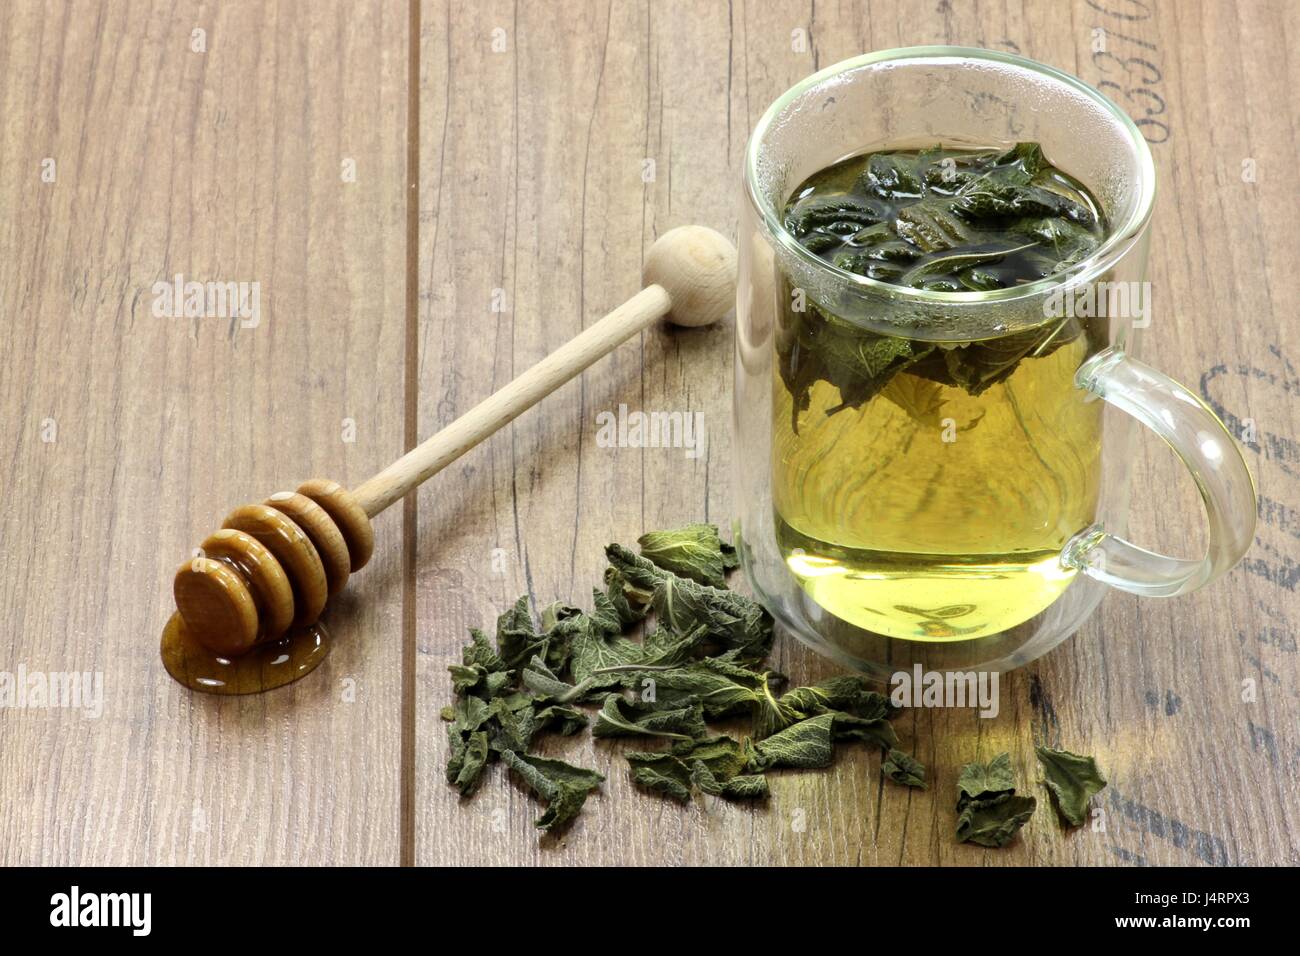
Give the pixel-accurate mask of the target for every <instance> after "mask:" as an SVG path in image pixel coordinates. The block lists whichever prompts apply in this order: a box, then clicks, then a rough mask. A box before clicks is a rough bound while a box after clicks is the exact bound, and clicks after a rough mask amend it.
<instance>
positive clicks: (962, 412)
mask: <svg viewBox="0 0 1300 956" xmlns="http://www.w3.org/2000/svg"><path fill="white" fill-rule="evenodd" d="M1019 142H1036V143H1038V144H1040V145H1041V147H1042V152H1043V155H1044V156H1045V157H1046V158H1047V161H1048V162H1050V163H1051V164H1052V165H1053V166H1055V167H1056V168H1057V169H1059V170H1061V171H1063V172H1065V173H1068V174H1069V175H1070V176H1072V177H1074V179H1075V180H1077V181H1078V182H1080V183H1082V184H1083V185H1084V186H1086V187H1087V189H1088V190H1090V191H1091V192H1092V196H1093V198H1095V200H1096V203H1097V206H1098V207H1099V208H1100V211H1101V213H1102V215H1103V216H1104V219H1105V222H1106V224H1107V227H1108V228H1107V230H1106V232H1105V235H1104V238H1103V239H1102V240H1101V241H1100V244H1099V245H1098V246H1097V247H1096V248H1095V249H1094V250H1093V251H1092V252H1091V254H1088V255H1086V257H1083V258H1081V259H1080V260H1079V261H1077V262H1075V263H1074V264H1073V265H1066V266H1064V267H1063V268H1060V269H1059V270H1058V271H1056V272H1054V273H1052V274H1050V275H1048V276H1047V277H1046V278H1042V279H1037V280H1034V281H1026V282H1024V283H1023V284H1020V285H1013V286H1010V287H1008V288H996V289H992V290H987V291H942V290H940V291H936V290H933V289H922V288H913V287H910V286H904V285H898V284H893V283H889V282H885V281H878V280H876V279H873V278H870V277H868V276H867V275H860V274H857V273H856V272H849V271H845V270H843V269H840V268H838V267H836V266H835V265H833V264H832V263H831V262H829V261H827V260H825V259H823V258H820V257H819V256H818V255H816V254H815V253H814V252H813V251H810V250H809V249H808V248H805V247H804V246H803V245H801V244H800V242H799V241H798V240H797V239H796V238H795V236H794V235H793V234H792V233H791V232H790V231H789V230H788V229H787V227H786V224H785V221H784V211H785V208H786V204H787V202H788V201H789V200H790V199H791V196H792V193H793V192H794V191H795V190H796V189H797V188H798V187H799V186H800V184H802V183H804V182H805V180H807V179H808V177H809V176H811V175H813V174H814V173H818V172H819V171H822V170H824V169H826V168H827V167H830V166H831V165H833V164H835V163H837V162H839V161H840V160H843V159H845V158H846V157H851V156H854V155H860V154H866V153H871V152H875V151H880V150H906V149H924V148H928V147H932V146H937V145H942V146H944V147H945V148H990V147H993V148H1011V147H1013V146H1014V145H1015V144H1016V143H1019ZM743 189H744V197H743V199H742V212H741V222H740V233H739V236H738V240H739V252H740V273H739V287H738V292H737V310H736V376H735V408H734V429H735V437H736V442H735V447H736V458H735V461H736V468H735V476H734V481H735V488H736V491H737V501H738V502H739V506H740V508H739V513H738V517H737V519H736V522H735V527H734V528H733V531H734V533H735V538H736V541H737V544H738V546H739V550H740V555H741V560H742V564H743V566H744V568H745V572H746V574H747V577H748V579H749V582H750V584H751V585H752V587H753V589H754V591H755V593H756V595H757V596H758V598H759V600H760V601H761V602H762V603H763V604H764V606H765V607H767V609H768V610H769V611H770V612H771V613H772V615H773V616H774V617H775V618H776V619H777V620H778V621H779V622H780V623H781V624H782V625H784V627H785V628H786V629H787V630H789V631H790V632H791V633H792V634H794V635H795V636H796V637H798V638H799V639H800V640H802V641H803V642H805V643H806V644H809V645H810V646H812V647H813V648H815V649H816V650H818V651H820V652H821V653H823V654H826V655H828V656H830V657H832V658H835V659H837V660H839V661H840V662H842V663H845V664H848V665H849V666H851V667H854V668H857V669H859V670H862V671H864V672H866V673H868V674H873V675H875V676H877V677H881V678H887V677H888V675H890V674H892V673H894V672H896V671H898V670H899V669H901V668H911V667H913V666H914V665H915V664H918V663H919V664H921V665H923V666H924V667H925V668H926V669H929V670H937V671H953V670H963V671H968V670H993V671H1001V670H1007V669H1010V668H1013V667H1017V666H1020V665H1021V664H1024V663H1027V662H1028V661H1031V660H1033V659H1034V658H1036V657H1038V656H1040V655H1042V654H1044V653H1045V652H1047V651H1048V650H1050V649H1051V648H1053V647H1054V646H1056V645H1057V644H1058V643H1060V642H1061V641H1062V640H1064V639H1065V638H1066V637H1068V636H1069V635H1070V634H1071V633H1072V632H1073V631H1074V630H1076V629H1077V628H1078V627H1079V625H1080V624H1081V623H1082V622H1083V620H1084V619H1085V618H1086V617H1087V616H1088V615H1089V614H1090V613H1091V612H1092V611H1093V610H1094V609H1095V608H1096V606H1097V604H1098V602H1099V601H1100V600H1101V597H1102V595H1103V594H1104V593H1105V591H1106V588H1107V587H1113V588H1119V589H1121V590H1124V591H1129V592H1132V593H1135V594H1139V595H1161V596H1170V595H1176V594H1184V593H1186V592H1188V591H1192V590H1194V589H1196V588H1199V587H1202V586H1204V585H1206V584H1208V583H1209V582H1211V581H1213V580H1214V579H1216V578H1218V577H1220V576H1221V575H1223V574H1224V573H1225V572H1226V571H1228V570H1229V569H1230V568H1232V567H1233V565H1235V564H1236V563H1237V561H1238V560H1240V558H1241V557H1242V555H1243V554H1244V553H1245V552H1246V550H1247V548H1248V547H1249V545H1250V543H1251V541H1252V539H1253V537H1254V528H1255V512H1256V502H1255V488H1254V482H1253V479H1252V478H1251V475H1250V472H1249V470H1248V469H1247V467H1246V463H1245V461H1244V459H1243V457H1242V455H1241V453H1240V451H1239V450H1238V447H1237V444H1236V442H1235V441H1234V440H1233V438H1232V436H1231V435H1230V434H1229V433H1228V432H1227V430H1226V429H1225V428H1224V426H1223V424H1222V423H1221V422H1220V421H1219V420H1218V419H1217V418H1216V417H1215V416H1214V414H1213V412H1211V411H1210V410H1209V409H1208V408H1207V407H1206V406H1205V405H1204V404H1203V403H1202V402H1201V401H1200V400H1199V399H1198V398H1197V397H1196V396H1195V395H1193V393H1192V392H1190V391H1189V390H1188V389H1186V388H1184V387H1183V386H1182V385H1180V384H1178V383H1177V382H1175V381H1173V380H1172V379H1170V378H1168V377H1167V376H1165V375H1163V374H1161V373H1160V372H1158V371H1156V370H1155V369H1154V368H1152V367H1150V366H1149V365H1146V364H1144V363H1143V362H1141V361H1139V360H1138V358H1136V357H1135V356H1136V355H1138V354H1139V345H1140V339H1141V332H1142V329H1143V328H1144V327H1145V326H1146V324H1147V319H1148V315H1149V312H1148V311H1147V309H1148V307H1149V297H1147V296H1146V284H1145V273H1146V261H1147V243H1148V233H1147V226H1148V224H1149V222H1150V218H1151V209H1152V203H1153V201H1154V198H1155V170H1154V166H1153V164H1152V160H1151V154H1150V151H1149V150H1148V148H1147V144H1146V142H1145V141H1144V140H1143V138H1142V136H1141V134H1140V133H1139V131H1138V129H1137V128H1136V127H1135V126H1134V124H1133V122H1132V121H1131V120H1130V119H1129V118H1128V117H1127V116H1126V115H1125V114H1124V112H1123V111H1122V110H1120V109H1119V107H1117V106H1116V105H1115V104H1113V103H1111V102H1110V101H1109V100H1108V99H1106V98H1105V97H1104V96H1103V95H1102V94H1101V93H1099V92H1098V91H1097V90H1095V89H1093V88H1092V87H1090V86H1088V85H1087V84H1085V83H1083V82H1081V81H1080V80H1078V79H1076V78H1074V77H1072V76H1069V75H1067V74H1064V73H1061V72H1059V71H1057V70H1054V69H1052V68H1050V67H1047V66H1044V65H1042V64H1040V63H1035V62H1033V61H1031V60H1027V59H1023V58H1021V57H1017V56H1010V55H1007V54H1003V53H998V52H993V51H988V50H979V49H966V48H958V47H916V48H910V49H903V50H890V51H885V52H881V53H872V54H869V55H866V56H861V57H858V58H856V59H852V60H847V61H845V62H843V63H840V64H837V65H835V66H832V67H830V68H828V69H825V70H823V71H821V72H820V73H817V74H816V75H814V76H812V77H809V78H808V79H806V80H804V81H803V82H801V83H800V84H798V85H797V86H795V87H794V88H793V89H791V90H790V91H789V92H787V93H786V94H785V95H784V96H782V97H781V98H780V99H779V100H777V101H776V102H775V103H774V104H773V105H772V106H771V108H769V109H768V111H767V112H766V113H765V114H764V116H763V118H762V120H760V122H759V123H758V126H757V128H756V129H755V131H754V133H753V135H752V137H751V138H750V141H749V145H748V148H747V150H746V155H745V170H744V186H743ZM900 354H906V355H923V356H925V358H924V360H918V361H915V362H913V363H912V364H907V363H901V362H900V363H896V362H894V358H895V357H896V356H898V355H900ZM882 368H885V369H896V371H894V372H892V373H891V374H890V375H888V376H887V377H886V376H884V375H883V374H882V373H881V371H880V370H881V369H882ZM855 375H856V376H858V378H856V379H855V378H854V376H855ZM873 376H875V377H873ZM863 377H865V378H866V380H867V381H869V382H870V383H871V387H870V388H867V389H861V388H858V386H857V383H858V382H860V381H861V380H862V379H863ZM972 380H975V381H977V382H978V387H973V386H972ZM850 383H853V384H850ZM864 396H866V397H865V398H864ZM1136 423H1141V424H1142V425H1145V426H1146V427H1147V428H1150V429H1151V430H1152V431H1154V432H1155V433H1156V434H1157V435H1159V436H1160V437H1161V438H1162V439H1164V441H1165V442H1166V443H1167V444H1168V445H1169V446H1170V447H1171V448H1172V449H1173V450H1174V452H1175V453H1176V454H1177V455H1178V456H1179V458H1181V459H1182V462H1183V463H1184V464H1185V465H1186V466H1187V469H1188V470H1189V471H1190V472H1191V474H1192V477H1193V479H1194V481H1195V483H1196V487H1197V489H1198V490H1199V492H1200V496H1201V499H1202V500H1203V501H1204V504H1205V513H1206V517H1207V518H1208V542H1209V544H1208V548H1207V551H1206V554H1205V555H1204V557H1202V558H1199V559H1195V560H1191V559H1185V558H1178V557H1170V556H1167V555H1163V554H1158V553H1155V552H1153V551H1149V550H1146V549H1144V548H1142V547H1140V546H1139V545H1137V544H1134V543H1131V542H1130V541H1128V540H1127V539H1126V538H1125V537H1123V535H1124V533H1125V530H1126V518H1127V512H1128V506H1129V490H1128V486H1129V475H1128V470H1129V463H1130V461H1131V459H1132V445H1133V441H1134V438H1135V433H1136V427H1135V424H1136Z"/></svg>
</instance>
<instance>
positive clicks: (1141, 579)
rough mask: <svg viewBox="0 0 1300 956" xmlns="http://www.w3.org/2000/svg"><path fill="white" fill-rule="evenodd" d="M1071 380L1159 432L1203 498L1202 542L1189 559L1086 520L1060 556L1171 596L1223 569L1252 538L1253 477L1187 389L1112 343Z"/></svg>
mask: <svg viewBox="0 0 1300 956" xmlns="http://www.w3.org/2000/svg"><path fill="white" fill-rule="evenodd" d="M1074 383H1075V385H1076V386H1078V387H1079V388H1083V389H1087V390H1088V391H1089V392H1092V393H1093V394H1095V395H1097V396H1099V397H1101V398H1103V399H1105V400H1106V401H1107V402H1110V404H1112V405H1114V406H1115V407H1116V408H1119V409H1121V410H1123V411H1125V412H1127V413H1128V414H1130V415H1132V416H1133V417H1134V418H1136V419H1137V420H1138V421H1140V422H1141V423H1142V424H1144V425H1146V426H1147V428H1150V429H1151V430H1152V431H1154V432H1155V433H1156V434H1157V435H1159V436H1160V437H1161V438H1163V439H1164V440H1165V442H1166V444H1168V445H1169V447H1170V448H1172V449H1173V450H1174V452H1175V453H1176V454H1177V455H1178V457H1179V458H1181V459H1182V461H1183V464H1184V465H1186V466H1187V470H1188V471H1190V472H1191V473H1192V479H1193V480H1194V481H1195V482H1196V488H1197V490H1198V491H1200V493H1201V500H1202V501H1204V502H1205V514H1206V517H1207V518H1208V519H1209V523H1210V543H1209V546H1208V548H1207V549H1206V552H1205V557H1203V558H1201V559H1200V560H1196V561H1189V560H1187V559H1185V558H1171V557H1169V556H1168V555H1163V554H1157V553H1155V552H1153V551H1147V550H1146V549H1145V548H1139V547H1138V546H1137V545H1135V544H1132V543H1131V542H1128V541H1125V540H1124V539H1123V538H1120V537H1117V536H1116V535H1113V534H1109V533H1107V532H1106V531H1105V529H1103V528H1102V526H1101V525H1093V526H1092V527H1090V528H1086V529H1084V530H1083V531H1081V532H1079V534H1077V535H1075V536H1074V537H1073V538H1072V539H1071V540H1070V541H1069V542H1068V543H1067V544H1066V546H1065V550H1064V551H1063V552H1062V561H1064V563H1065V564H1066V565H1068V566H1070V567H1073V568H1076V569H1078V570H1080V571H1082V572H1083V573H1084V574H1087V575H1088V576H1089V577H1092V578H1096V579H1097V580H1098V581H1102V582H1104V583H1106V584H1109V585H1111V586H1112V587H1116V588H1119V589H1120V590H1121V591H1129V592H1131V593H1133V594H1143V595H1154V596H1158V597H1172V596H1173V595H1175V594H1186V593H1187V592H1188V591H1194V590H1196V589H1197V588H1199V587H1201V586H1203V585H1205V584H1208V583H1209V582H1211V581H1213V580H1215V579H1216V578H1218V577H1220V576H1221V575H1223V574H1224V573H1225V572H1227V571H1229V570H1230V569H1231V568H1232V567H1233V566H1234V565H1235V564H1236V563H1237V562H1238V561H1240V560H1241V558H1242V556H1243V555H1244V554H1245V553H1246V551H1247V549H1248V548H1249V547H1250V545H1251V542H1252V541H1253V540H1254V538H1255V516H1256V509H1257V504H1256V500H1255V481H1254V479H1253V478H1252V477H1251V474H1250V470H1249V469H1248V468H1247V467H1246V461H1245V459H1244V458H1243V457H1242V455H1241V450H1240V449H1239V448H1238V447H1237V443H1236V441H1234V440H1233V438H1232V435H1231V434H1230V433H1229V432H1228V430H1227V428H1225V427H1224V425H1223V422H1221V421H1219V419H1218V417H1217V416H1216V415H1215V414H1214V412H1212V411H1210V409H1209V408H1208V407H1206V405H1205V403H1204V402H1202V401H1201V400H1200V399H1199V398H1197V397H1196V396H1195V395H1194V394H1193V393H1192V392H1190V391H1189V390H1188V389H1186V388H1184V387H1183V386H1182V385H1179V384H1178V383H1177V382H1175V381H1174V380H1173V379H1171V378H1170V377H1169V376H1167V375H1164V374H1163V373H1161V372H1158V371H1156V370H1155V369H1153V368H1152V367H1151V366H1149V365H1145V364H1143V363H1142V362H1139V361H1138V360H1137V359H1133V358H1129V357H1128V356H1127V355H1125V354H1124V353H1123V352H1122V351H1120V350H1119V349H1116V348H1108V349H1105V350H1104V351H1102V352H1099V353H1097V354H1096V355H1094V356H1093V357H1092V358H1090V359H1088V360H1087V361H1086V362H1084V363H1083V364H1082V365H1080V366H1079V370H1078V372H1076V373H1075V377H1074Z"/></svg>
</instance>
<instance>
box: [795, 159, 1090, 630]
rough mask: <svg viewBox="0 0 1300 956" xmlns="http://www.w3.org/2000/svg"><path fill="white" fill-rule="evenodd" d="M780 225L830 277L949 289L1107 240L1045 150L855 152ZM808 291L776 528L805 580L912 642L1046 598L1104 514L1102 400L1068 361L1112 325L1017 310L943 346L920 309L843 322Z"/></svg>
mask: <svg viewBox="0 0 1300 956" xmlns="http://www.w3.org/2000/svg"><path fill="white" fill-rule="evenodd" d="M784 219H785V227H786V229H787V230H789V231H790V232H791V233H792V234H793V235H794V236H795V238H796V239H797V240H798V241H799V242H800V243H801V244H803V245H804V247H805V248H807V249H808V250H809V251H811V252H813V253H814V254H816V255H817V256H819V257H821V258H823V259H825V260H826V261H827V262H828V263H829V264H831V265H832V266H834V267H836V268H838V269H841V270H844V271H846V272H851V273H855V274H857V275H860V276H865V277H867V278H869V279H873V280H875V281H877V282H882V283H887V284H891V285H899V286H907V287H910V288H912V289H917V290H922V291H924V292H939V293H951V292H959V293H970V292H985V291H990V292H991V291H997V290H1004V289H1012V288H1015V287H1017V286H1019V285H1021V284H1023V283H1026V282H1035V281H1039V280H1043V279H1050V278H1051V277H1052V276H1055V275H1057V274H1059V273H1061V272H1063V271H1065V270H1068V269H1070V268H1071V267H1072V266H1073V265H1075V264H1077V263H1080V262H1082V261H1083V260H1085V259H1086V258H1087V257H1088V256H1090V255H1091V254H1092V253H1093V252H1094V251H1095V250H1096V249H1097V248H1098V247H1099V246H1100V244H1101V243H1102V241H1103V240H1104V238H1105V221H1104V217H1103V216H1102V213H1101V210H1100V208H1099V206H1098V205H1097V203H1096V202H1095V200H1094V199H1093V197H1092V196H1091V194H1090V193H1089V192H1088V190H1087V189H1086V188H1085V187H1084V186H1083V184H1082V183H1080V182H1078V181H1077V180H1075V179H1073V178H1071V177H1070V176H1068V175H1067V174H1066V173H1064V172H1062V171H1061V170H1059V169H1057V168H1056V167H1054V166H1053V165H1052V164H1051V163H1050V161H1049V160H1048V159H1047V157H1045V156H1044V155H1043V152H1042V150H1041V149H1040V148H1039V146H1038V145H1037V144H1035V143H1017V144H1016V145H1015V146H1014V147H1013V148H1011V149H1009V150H1003V149H976V150H972V149H947V148H942V147H934V148H931V149H925V150H895V151H886V152H876V153H870V154H860V155H856V156H853V157H849V158H848V159H845V160H843V161H841V162H839V163H836V164H834V165H833V166H830V167H828V168H826V169H824V170H822V171H820V172H818V173H816V174H814V175H813V176H811V177H809V178H808V179H807V180H805V181H804V182H803V183H802V184H801V185H800V186H799V187H798V188H797V189H796V190H795V191H794V193H793V195H792V196H791V198H790V201H789V203H788V205H787V207H786V209H785V213H784ZM806 293H807V290H801V289H796V288H794V287H792V286H791V284H790V281H789V280H788V279H786V280H785V281H784V282H783V283H782V288H781V290H780V294H781V295H782V297H783V301H782V302H781V303H780V308H779V312H778V315H779V325H780V329H779V332H778V334H777V346H776V375H775V381H774V393H775V394H774V409H773V411H774V426H773V427H774V429H775V433H774V436H773V438H774V441H773V462H772V468H773V504H774V507H775V510H776V516H775V517H776V527H777V541H778V544H779V546H780V548H781V551H782V554H783V556H784V558H785V561H786V564H787V565H788V567H789V569H790V571H791V572H792V573H793V574H794V576H795V578H796V579H797V580H798V582H799V583H800V585H801V586H802V587H803V589H804V590H805V591H806V592H807V593H808V595H809V596H810V597H811V598H812V600H813V601H815V602H816V603H817V604H819V605H821V606H822V607H823V608H825V609H826V610H827V611H829V612H830V613H831V614H833V615H835V616H836V617H838V618H841V619H843V620H845V621H848V622H849V623H851V624H855V625H858V626H860V627H863V628H866V629H868V630H870V631H874V632H876V633H879V634H886V635H889V636H891V637H898V638H905V639H911V640H924V641H962V640H971V639H974V638H979V637H984V636H986V635H990V634H996V633H998V632H999V631H1003V630H1006V629H1008V628H1011V627H1014V626H1015V625H1017V624H1020V623H1022V622H1023V621H1026V620H1028V619H1029V618H1031V617H1033V616H1034V615H1035V614H1037V613H1039V612H1040V611H1042V610H1043V609H1044V608H1046V607H1047V606H1048V605H1049V604H1051V603H1052V602H1053V601H1054V600H1056V598H1057V597H1059V596H1060V595H1061V593H1062V592H1063V591H1064V590H1065V588H1066V587H1067V586H1068V585H1069V583H1070V580H1071V577H1072V575H1073V571H1072V570H1070V569H1069V568H1066V567H1064V566H1063V565H1062V564H1061V562H1060V557H1059V556H1060V551H1061V548H1062V546H1063V545H1064V544H1065V543H1066V542H1067V541H1068V540H1069V539H1070V538H1071V537H1072V536H1073V535H1074V534H1075V533H1076V532H1078V531H1080V530H1082V529H1084V528H1086V527H1087V526H1089V525H1090V524H1092V523H1093V519H1094V515H1095V512H1096V507H1097V491H1098V482H1099V480H1100V455H1101V403H1099V402H1087V401H1085V392H1083V391H1082V390H1080V389H1078V388H1076V387H1075V386H1074V374H1075V371H1076V369H1077V368H1078V367H1079V365H1080V364H1081V363H1082V362H1083V361H1084V359H1085V358H1087V357H1088V355H1089V354H1091V353H1092V352H1095V351H1096V350H1098V349H1099V348H1102V347H1104V345H1105V342H1106V337H1107V336H1106V328H1105V324H1104V322H1105V320H1104V319H1102V320H1100V321H1097V320H1082V319H1078V318H1075V317H1073V315H1071V317H1069V318H1058V319H1049V318H1048V316H1047V314H1046V313H1045V314H1044V316H1043V320H1042V322H1041V323H1038V322H1037V321H1036V320H1035V319H1031V322H1030V327H1029V328H1024V327H1023V316H1021V317H1020V318H1021V320H1022V321H1019V322H1011V323H1008V324H1010V325H1012V326H1013V327H1014V328H1015V331H1014V332H1011V333H1006V334H1002V335H1001V336H1000V337H997V338H982V339H979V340H976V341H960V342H931V341H925V340H913V339H910V338H907V337H905V336H906V330H907V328H909V322H914V321H915V320H916V318H917V317H918V315H920V316H921V317H924V312H923V311H922V312H917V311H915V310H913V311H912V312H909V313H907V314H906V315H902V316H891V315H890V314H888V310H889V309H890V305H889V304H888V301H887V300H886V299H885V298H884V297H882V299H881V305H880V306H879V308H880V310H881V314H877V315H871V316H867V317H866V320H865V321H851V320H849V319H846V318H843V317H840V316H837V315H835V314H834V311H833V309H828V308H827V307H825V306H824V305H823V304H819V303H817V302H815V301H813V300H812V298H811V296H809V295H807V294H806ZM920 308H921V309H922V310H923V309H924V308H925V307H924V306H922V307H920ZM895 318H899V319H900V321H898V322H893V321H891V320H892V319H895ZM940 321H943V320H942V319H940ZM892 329H897V330H898V332H897V334H890V331H889V330H892ZM882 330H883V331H882Z"/></svg>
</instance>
